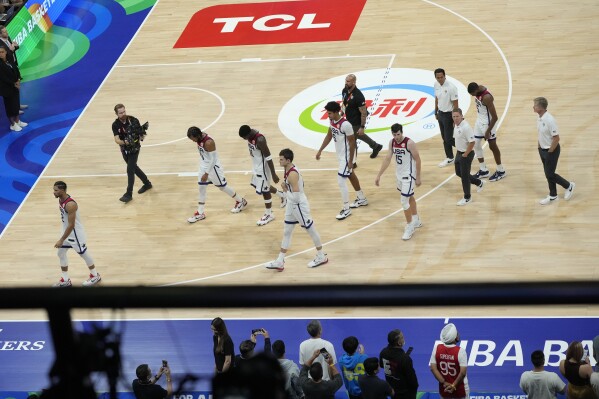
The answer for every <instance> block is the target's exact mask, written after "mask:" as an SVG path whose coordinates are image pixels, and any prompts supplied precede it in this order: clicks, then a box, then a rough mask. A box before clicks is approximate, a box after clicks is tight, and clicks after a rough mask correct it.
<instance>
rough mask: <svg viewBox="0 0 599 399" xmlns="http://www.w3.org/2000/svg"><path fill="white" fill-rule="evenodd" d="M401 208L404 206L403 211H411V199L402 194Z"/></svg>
mask: <svg viewBox="0 0 599 399" xmlns="http://www.w3.org/2000/svg"><path fill="white" fill-rule="evenodd" d="M401 206H403V210H404V211H407V210H408V209H410V197H406V196H405V195H403V194H402V196H401Z"/></svg>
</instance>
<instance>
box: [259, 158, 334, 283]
mask: <svg viewBox="0 0 599 399" xmlns="http://www.w3.org/2000/svg"><path fill="white" fill-rule="evenodd" d="M279 164H280V165H281V166H282V167H283V168H284V169H285V174H284V175H283V183H281V186H282V187H283V192H284V194H285V196H286V197H287V205H286V206H285V224H284V228H283V241H282V243H281V251H280V252H279V256H278V257H277V259H275V260H273V261H272V262H269V263H268V264H267V265H266V268H267V269H274V270H278V271H280V272H282V271H283V270H284V269H285V254H286V253H287V249H288V248H289V245H290V243H291V234H292V233H293V229H294V228H295V225H296V224H298V223H299V225H300V226H302V227H303V228H304V229H306V232H307V233H308V234H309V235H310V237H311V238H312V241H313V242H314V246H315V247H316V251H317V253H316V257H315V258H314V260H312V261H311V262H310V263H308V267H318V266H320V265H324V264H325V263H327V262H328V261H329V259H328V258H327V254H325V253H324V252H322V243H321V242H320V235H319V234H318V232H317V231H316V228H315V227H314V221H313V220H312V215H311V214H310V204H309V203H308V198H307V197H306V194H305V193H304V179H303V178H302V175H301V174H300V172H299V170H298V169H297V167H296V166H295V165H294V164H293V151H291V150H290V149H289V148H285V149H284V150H281V152H280V153H279Z"/></svg>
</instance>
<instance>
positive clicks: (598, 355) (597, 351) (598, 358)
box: [591, 335, 599, 397]
mask: <svg viewBox="0 0 599 399" xmlns="http://www.w3.org/2000/svg"><path fill="white" fill-rule="evenodd" d="M593 357H594V358H595V372H593V374H591V386H592V387H593V391H595V395H597V397H599V335H597V336H596V337H595V338H593Z"/></svg>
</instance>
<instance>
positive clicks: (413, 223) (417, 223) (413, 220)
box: [412, 217, 422, 229]
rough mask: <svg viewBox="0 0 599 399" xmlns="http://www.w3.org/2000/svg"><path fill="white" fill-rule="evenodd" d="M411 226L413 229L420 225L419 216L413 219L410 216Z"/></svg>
mask: <svg viewBox="0 0 599 399" xmlns="http://www.w3.org/2000/svg"><path fill="white" fill-rule="evenodd" d="M412 226H414V228H415V229H418V228H420V227H422V221H421V220H420V218H418V219H414V218H413V217H412Z"/></svg>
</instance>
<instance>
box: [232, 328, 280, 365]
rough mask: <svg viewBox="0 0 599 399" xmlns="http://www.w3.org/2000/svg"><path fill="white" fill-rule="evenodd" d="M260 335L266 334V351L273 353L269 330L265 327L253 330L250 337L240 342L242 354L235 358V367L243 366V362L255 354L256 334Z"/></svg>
mask: <svg viewBox="0 0 599 399" xmlns="http://www.w3.org/2000/svg"><path fill="white" fill-rule="evenodd" d="M258 335H262V336H264V353H268V354H270V353H271V344H270V335H269V334H268V331H266V330H265V329H264V328H258V329H256V330H252V334H251V335H250V339H246V340H245V341H243V342H242V343H241V344H239V352H240V354H239V355H237V356H235V359H234V360H233V366H234V367H239V366H241V363H243V362H245V361H246V360H248V359H250V358H251V357H253V356H254V348H255V347H256V336H258Z"/></svg>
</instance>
